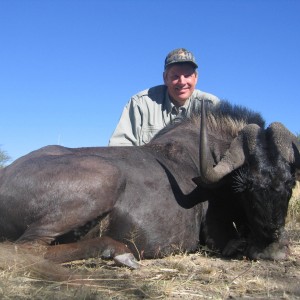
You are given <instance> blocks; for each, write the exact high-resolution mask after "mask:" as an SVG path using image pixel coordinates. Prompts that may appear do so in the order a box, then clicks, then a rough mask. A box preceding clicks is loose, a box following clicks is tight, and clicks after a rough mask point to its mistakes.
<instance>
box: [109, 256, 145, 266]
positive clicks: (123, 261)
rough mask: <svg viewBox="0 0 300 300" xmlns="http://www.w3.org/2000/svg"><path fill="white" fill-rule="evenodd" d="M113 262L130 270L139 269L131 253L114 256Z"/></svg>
mask: <svg viewBox="0 0 300 300" xmlns="http://www.w3.org/2000/svg"><path fill="white" fill-rule="evenodd" d="M114 261H115V263H116V264H117V265H121V266H127V267H129V268H131V269H138V268H139V267H140V265H139V264H138V263H137V261H136V259H135V257H134V256H133V254H132V253H124V254H119V255H116V256H115V257H114Z"/></svg>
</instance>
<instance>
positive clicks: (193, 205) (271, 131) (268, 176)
mask: <svg viewBox="0 0 300 300" xmlns="http://www.w3.org/2000/svg"><path fill="white" fill-rule="evenodd" d="M202 112H203V114H202V117H201V116H200V115H195V116H193V117H192V118H190V119H187V120H184V121H182V122H181V123H180V124H177V125H172V126H169V127H168V128H166V129H164V130H163V131H162V132H161V133H160V134H159V135H158V136H157V137H156V138H154V139H153V140H152V142H151V143H149V144H147V145H145V146H141V147H101V148H77V149H71V148H65V147H60V146H48V147H44V148H42V149H39V150H37V151H34V152H32V153H29V154H28V155H25V156H24V157H22V158H20V159H18V160H16V161H15V162H14V163H12V164H11V165H9V166H8V167H6V168H4V169H2V170H1V174H0V237H1V239H2V240H11V241H16V242H17V243H19V244H21V245H24V246H26V245H31V244H33V243H35V242H37V243H39V244H44V245H45V249H46V250H45V257H46V258H48V259H50V260H53V261H56V262H64V261H70V260H73V259H80V258H85V257H89V256H94V255H101V256H102V257H107V258H109V257H112V258H114V259H115V261H116V262H118V263H120V264H124V265H127V266H130V267H136V266H137V263H136V261H135V259H134V256H133V254H132V253H134V254H135V255H140V256H142V257H145V258H151V257H158V256H162V255H167V254H170V253H172V252H174V251H176V250H183V251H194V250H196V249H197V247H198V245H199V241H200V242H201V243H205V244H207V245H208V246H209V247H211V248H214V249H216V250H220V251H221V252H222V253H223V254H224V255H233V254H235V253H236V252H238V251H242V252H243V253H246V255H248V256H249V257H250V258H259V257H261V258H271V259H281V258H285V257H286V255H287V252H288V242H287V238H286V237H285V233H284V225H285V217H286V214H287V209H288V202H289V199H290V197H291V192H292V188H293V187H294V184H295V172H296V170H297V169H299V168H300V155H299V151H300V144H299V142H298V141H297V139H296V137H295V136H294V135H293V134H291V133H290V132H289V131H288V130H287V129H286V128H285V127H284V126H283V125H281V124H279V123H272V124H271V125H270V126H269V127H268V128H267V129H265V128H264V121H263V119H262V118H261V117H260V115H259V114H257V113H254V112H251V111H249V110H247V109H245V108H241V107H238V106H231V105H229V104H228V103H226V102H221V103H220V104H219V105H217V106H216V107H213V108H211V109H208V111H207V117H206V113H205V111H204V110H202ZM205 121H206V123H205ZM201 122H202V126H200V125H201ZM203 122H204V123H203ZM200 127H201V128H202V129H206V130H202V134H201V147H200V148H201V149H200V151H199V143H200V136H199V128H200ZM199 152H200V157H199ZM99 221H100V222H101V223H100V224H101V225H100V236H98V237H94V238H86V237H85V238H82V239H81V240H80V241H77V242H75V241H76V239H77V238H78V237H79V236H82V235H83V234H84V233H86V232H87V230H88V229H89V228H90V227H92V226H95V225H96V224H97V223H98V222H99Z"/></svg>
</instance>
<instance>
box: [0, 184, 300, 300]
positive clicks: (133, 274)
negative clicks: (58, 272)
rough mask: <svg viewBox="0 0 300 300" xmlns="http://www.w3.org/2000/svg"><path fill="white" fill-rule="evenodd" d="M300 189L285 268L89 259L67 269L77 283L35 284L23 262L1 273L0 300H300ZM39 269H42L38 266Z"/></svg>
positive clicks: (209, 259) (198, 258) (207, 259)
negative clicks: (135, 265) (134, 264)
mask: <svg viewBox="0 0 300 300" xmlns="http://www.w3.org/2000/svg"><path fill="white" fill-rule="evenodd" d="M299 196H300V188H299V185H298V188H297V190H295V193H294V195H293V199H292V201H291V205H290V211H289V215H288V223H287V228H288V230H289V233H290V236H291V239H292V241H291V243H292V246H291V250H292V255H291V257H290V258H289V260H287V261H284V262H273V261H255V262H251V261H249V260H246V259H245V260H224V259H221V258H218V257H216V256H213V255H208V253H207V252H205V251H204V250H203V251H200V252H198V253H195V254H185V253H182V254H181V255H174V256H169V257H166V258H164V259H153V260H143V261H142V262H141V264H142V267H141V268H140V269H139V270H129V269H127V268H123V267H116V266H115V265H114V263H113V262H112V261H103V260H101V259H90V260H85V261H76V262H72V263H70V264H65V265H64V267H66V268H68V269H69V270H71V271H72V272H74V273H77V274H86V276H87V277H86V279H85V280H84V282H85V284H82V283H78V282H76V281H75V280H73V281H70V280H67V281H64V282H56V281H46V280H43V279H38V273H34V272H32V271H28V269H27V268H24V264H26V263H27V264H32V263H34V262H33V261H30V262H29V261H27V262H25V261H23V265H22V266H20V265H19V264H16V263H14V262H10V263H8V264H7V265H6V266H4V267H2V268H1V269H0V298H1V299H266V298H269V299H300V284H299V283H300V208H299V207H300V204H299V202H300V200H299V199H300V197H299ZM38 263H39V264H40V265H39V268H40V267H42V266H43V265H42V264H41V263H43V262H38Z"/></svg>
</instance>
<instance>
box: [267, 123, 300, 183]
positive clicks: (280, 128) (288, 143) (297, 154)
mask: <svg viewBox="0 0 300 300" xmlns="http://www.w3.org/2000/svg"><path fill="white" fill-rule="evenodd" d="M267 133H268V136H269V140H270V143H273V144H274V146H275V148H276V150H277V152H278V153H279V154H280V155H281V156H282V157H283V158H284V159H285V160H286V161H287V162H288V163H289V164H291V165H293V166H294V167H295V168H296V169H298V170H297V172H296V176H299V173H300V141H299V139H298V138H297V137H296V136H295V135H294V134H292V133H291V132H290V131H289V130H288V129H287V128H286V127H285V126H284V125H283V124H281V123H279V122H274V123H271V124H270V126H269V127H268V128H267ZM298 180H299V179H298Z"/></svg>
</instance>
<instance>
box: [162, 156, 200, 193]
mask: <svg viewBox="0 0 300 300" xmlns="http://www.w3.org/2000/svg"><path fill="white" fill-rule="evenodd" d="M158 162H159V163H160V164H161V166H162V167H163V169H164V170H165V172H166V175H167V177H168V179H169V182H170V184H171V187H172V189H173V191H174V192H176V193H180V194H181V193H182V194H184V195H188V194H190V193H191V192H192V191H193V190H194V189H195V188H197V184H196V183H195V182H194V181H193V180H192V178H193V177H195V176H198V172H199V171H198V168H197V166H196V165H195V163H194V162H193V161H189V157H188V156H186V155H182V156H181V155H180V156H178V155H177V157H173V159H172V160H169V159H168V160H166V159H164V158H160V159H158Z"/></svg>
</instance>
